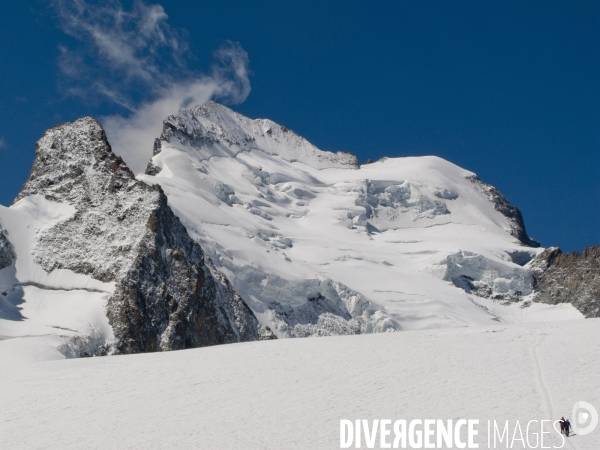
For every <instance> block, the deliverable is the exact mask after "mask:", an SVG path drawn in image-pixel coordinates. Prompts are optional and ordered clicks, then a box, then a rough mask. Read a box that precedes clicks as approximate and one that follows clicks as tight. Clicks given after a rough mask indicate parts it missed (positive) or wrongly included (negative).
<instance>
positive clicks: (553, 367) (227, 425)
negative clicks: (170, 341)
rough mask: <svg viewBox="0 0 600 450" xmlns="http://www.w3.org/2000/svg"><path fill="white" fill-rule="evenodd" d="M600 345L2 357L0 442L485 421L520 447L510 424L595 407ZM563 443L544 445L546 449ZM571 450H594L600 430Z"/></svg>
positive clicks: (336, 431) (151, 441)
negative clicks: (347, 423)
mask: <svg viewBox="0 0 600 450" xmlns="http://www.w3.org/2000/svg"><path fill="white" fill-rule="evenodd" d="M599 335H600V320H599V319H589V320H586V321H579V320H578V321H562V322H553V323H539V324H535V325H513V326H511V325H508V326H507V325H496V326H493V327H471V328H460V329H444V330H439V329H438V330H422V331H410V332H404V333H384V334H372V335H362V336H339V337H327V338H319V339H284V340H277V341H268V342H252V343H242V344H231V345H225V346H216V347H208V348H202V349H194V350H183V351H176V352H169V353H160V354H156V353H155V354H143V355H127V356H116V357H109V358H86V359H78V360H63V361H45V362H39V363H23V362H19V363H17V362H14V361H13V360H11V359H3V360H2V364H0V377H1V379H2V382H1V383H0V398H1V399H2V407H1V408H0V442H1V443H2V447H3V448H11V449H17V448H27V449H34V448H44V449H58V448H71V449H108V448H110V449H124V448H136V449H142V448H143V449H188V448H189V449H192V448H193V449H227V448H236V449H292V448H298V449H334V448H339V443H340V441H339V439H340V437H339V435H340V420H341V419H349V420H352V421H354V420H356V419H368V420H373V419H391V420H392V421H394V420H398V419H407V420H411V419H444V420H448V419H454V420H457V419H479V420H480V424H479V427H478V431H479V435H478V436H477V438H478V439H477V441H476V442H479V443H480V447H479V448H488V446H487V425H486V421H487V420H496V421H497V422H498V423H499V425H500V426H501V427H502V426H503V425H504V422H505V421H506V420H509V426H510V433H511V437H512V434H513V429H514V427H515V421H516V420H518V421H520V424H521V425H522V426H525V425H526V424H527V423H528V422H529V421H530V420H542V419H544V420H545V419H558V418H560V417H561V416H565V417H568V418H570V419H571V421H573V417H572V416H571V408H572V406H573V404H574V403H575V402H577V401H586V402H589V403H591V404H592V405H594V406H595V407H596V409H600V384H599V383H598V376H597V375H598V373H600V340H599V339H598V336H599ZM532 427H535V424H533V425H532ZM530 431H532V432H533V431H534V428H531V429H530ZM538 431H539V430H538ZM523 433H525V430H523ZM533 439H534V436H533V435H530V440H531V442H532V444H533V442H534V441H533ZM378 442H379V441H378ZM505 442H506V441H505ZM364 444H365V441H364V437H363V448H366V447H365V446H364ZM560 445H561V441H560V439H559V438H558V437H557V436H556V435H555V434H554V433H553V434H552V435H545V446H547V447H552V446H557V447H560ZM353 448H354V447H353ZM375 448H379V446H378V445H377V446H376V447H375ZM496 448H507V447H506V446H502V445H499V446H497V447H496ZM513 448H523V447H522V446H521V445H520V442H516V443H515V445H514V446H513ZM563 448H567V449H579V450H596V449H598V448H600V429H598V428H597V429H596V430H595V431H594V432H593V433H591V434H589V435H585V436H572V437H571V438H569V441H568V443H566V444H565V445H564V447H563Z"/></svg>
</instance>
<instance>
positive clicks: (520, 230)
mask: <svg viewBox="0 0 600 450" xmlns="http://www.w3.org/2000/svg"><path fill="white" fill-rule="evenodd" d="M468 179H469V180H470V181H471V182H472V183H473V184H475V185H476V186H478V187H479V188H480V189H481V191H482V192H483V193H485V195H486V196H487V198H488V200H489V201H490V202H491V203H492V204H493V205H494V208H495V209H496V211H498V212H499V213H501V214H502V215H503V216H504V217H506V219H507V220H508V223H509V224H510V234H511V235H512V236H514V237H515V238H517V239H518V240H519V242H520V243H521V244H523V245H526V246H528V247H539V246H540V243H539V242H538V241H536V240H535V239H531V238H530V237H529V236H527V231H526V230H525V222H524V221H523V215H522V214H521V211H520V210H519V208H517V207H516V206H513V205H511V204H510V202H509V201H508V199H507V198H506V197H504V195H502V193H501V192H500V191H499V190H498V189H496V188H495V187H494V186H492V185H491V184H487V183H484V182H483V181H481V180H480V179H479V177H477V175H472V176H470V177H468Z"/></svg>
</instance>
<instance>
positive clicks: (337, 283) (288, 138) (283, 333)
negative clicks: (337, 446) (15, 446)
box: [0, 102, 600, 357]
mask: <svg viewBox="0 0 600 450" xmlns="http://www.w3.org/2000/svg"><path fill="white" fill-rule="evenodd" d="M123 157H124V158H125V161H123V160H122V159H120V158H119V157H117V156H115V155H114V153H113V152H112V150H111V148H110V146H109V144H108V142H107V140H106V137H105V135H104V131H103V130H102V128H101V126H100V125H99V124H98V123H97V122H96V121H94V120H93V119H90V118H84V119H80V120H78V121H76V122H75V123H73V124H65V125H61V126H58V127H56V128H54V129H52V130H50V131H48V132H47V133H46V135H45V136H44V137H43V138H42V139H41V140H40V141H39V142H38V147H37V155H36V160H35V163H34V167H33V170H32V173H31V175H30V177H29V179H28V181H27V183H26V184H25V185H24V187H23V190H22V191H21V193H20V194H19V196H18V197H17V199H16V201H15V203H14V204H13V205H12V206H11V207H9V208H4V207H0V225H1V226H2V227H3V228H0V291H1V292H2V294H3V295H2V296H0V307H1V309H0V337H1V338H6V337H20V336H34V338H28V339H22V340H21V341H22V342H24V344H23V345H25V346H31V347H32V348H38V346H41V345H44V346H47V348H52V349H54V348H56V347H58V348H59V349H60V350H61V352H62V354H64V355H67V356H78V355H85V354H100V353H104V352H122V353H123V352H124V353H127V352H140V351H142V352H143V351H154V350H170V349H176V348H187V347H196V346H204V345H211V344H217V343H224V342H237V341H244V340H256V339H267V338H273V337H275V336H276V337H280V338H283V337H304V336H314V335H332V334H358V333H371V332H385V331H400V330H413V329H425V328H442V327H464V326H471V325H488V324H491V323H494V321H499V322H531V321H545V320H560V319H573V318H583V315H582V313H583V314H585V315H586V316H594V315H598V308H597V304H598V293H597V289H596V288H593V287H592V288H590V289H589V292H588V294H589V295H588V296H587V297H585V299H584V301H579V302H577V301H574V299H573V298H572V296H563V297H560V298H559V300H556V298H557V297H556V296H555V295H554V294H552V293H553V292H555V290H556V286H558V285H557V283H560V282H562V281H561V280H563V279H564V277H563V278H561V279H560V280H559V279H558V278H557V277H556V276H549V277H546V278H544V277H543V274H544V273H546V272H547V271H548V270H549V267H552V266H553V264H554V261H555V260H556V261H562V260H561V259H560V258H558V259H557V258H550V259H549V258H548V257H547V252H544V249H541V248H539V247H538V244H537V243H536V242H535V241H534V240H532V239H531V238H529V236H528V235H527V233H526V230H525V225H524V222H523V218H522V216H521V213H520V212H519V210H518V209H517V208H515V207H514V206H512V205H510V204H509V202H508V201H507V199H505V198H504V197H503V196H502V194H501V193H500V192H498V190H497V189H495V188H494V187H493V186H490V185H488V184H485V183H484V182H482V181H481V180H479V179H478V178H477V176H476V175H475V174H473V173H472V172H469V171H467V170H465V169H462V168H460V167H458V166H456V165H454V164H452V163H450V162H448V161H445V160H443V159H440V158H437V157H421V158H389V159H385V158H384V159H382V160H380V161H377V162H375V163H372V164H365V165H359V164H358V162H357V160H356V158H355V157H354V156H353V155H351V154H348V153H331V152H325V151H322V150H319V149H318V148H316V147H315V146H313V145H312V144H310V143H309V142H308V141H306V140H305V139H303V138H302V137H300V136H298V135H296V134H295V133H293V132H292V131H290V130H288V129H286V128H285V127H282V126H280V125H277V124H276V123H274V122H272V121H270V120H264V119H258V120H252V119H249V118H247V117H244V116H242V115H240V114H237V113H235V112H234V111H232V110H230V109H228V108H226V107H224V106H222V105H219V104H217V103H213V102H208V103H206V104H204V105H202V106H199V107H195V108H193V109H182V110H181V111H180V112H179V113H178V114H177V115H176V116H170V117H168V118H167V119H166V120H165V122H164V131H163V133H162V135H161V136H160V138H158V139H156V141H155V145H154V156H153V157H152V159H151V161H150V162H149V164H148V168H147V170H146V173H145V174H139V175H138V176H137V177H134V175H133V174H132V173H131V171H130V170H129V169H128V168H127V165H126V162H127V161H126V160H127V155H126V154H124V155H123ZM599 254H600V253H598V252H592V253H590V255H591V256H590V257H589V258H587V259H585V258H584V260H583V262H581V263H568V264H567V266H568V267H567V268H566V269H564V270H563V268H561V269H560V273H561V274H563V275H564V273H567V275H566V276H567V277H570V276H572V274H573V273H574V272H573V271H574V270H580V269H581V267H582V266H581V264H583V265H584V266H585V267H586V268H589V271H588V272H589V273H590V275H589V276H590V279H593V280H600V274H599V273H598V271H599V269H598V266H599V265H598V255H599ZM563 259H564V258H563ZM576 259H577V258H576ZM577 261H579V260H577ZM213 264H214V265H213ZM563 264H564V263H563ZM586 270H587V269H586ZM565 271H566V272H565ZM569 274H571V275H569ZM573 279H574V278H573ZM572 284H573V285H576V283H575V282H573V283H572ZM593 286H596V284H594V285H593ZM542 288H543V289H542ZM573 292H575V291H573ZM552 295H554V297H552ZM574 295H575V294H574ZM594 302H595V303H594ZM571 303H573V304H574V305H575V306H576V307H577V309H576V308H575V307H573V306H572V305H571ZM590 305H591V306H590ZM594 305H596V306H594ZM578 309H579V311H578ZM273 333H274V335H273ZM25 342H26V344H25ZM3 343H4V342H2V341H0V353H1V350H2V344H3ZM53 355H54V356H56V357H59V354H58V353H56V352H55V353H53Z"/></svg>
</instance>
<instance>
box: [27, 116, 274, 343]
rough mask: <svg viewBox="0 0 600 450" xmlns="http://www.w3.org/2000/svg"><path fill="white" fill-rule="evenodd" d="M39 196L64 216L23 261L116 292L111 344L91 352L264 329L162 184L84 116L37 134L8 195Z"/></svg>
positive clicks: (215, 339)
mask: <svg viewBox="0 0 600 450" xmlns="http://www.w3.org/2000/svg"><path fill="white" fill-rule="evenodd" d="M29 195H43V196H44V197H45V198H46V199H47V200H49V201H52V202H56V203H60V204H65V203H66V204H68V205H69V206H70V207H71V208H73V209H74V211H75V212H74V213H73V214H72V215H71V216H70V217H69V218H68V219H67V220H64V221H62V222H59V223H58V224H56V225H55V226H54V227H52V228H51V229H49V230H48V231H45V232H43V233H41V234H40V236H39V237H38V242H37V246H36V248H35V249H34V252H33V258H34V260H35V261H36V263H38V264H40V265H41V266H42V267H43V268H44V269H45V270H46V271H48V272H51V271H52V270H55V269H59V268H61V269H70V270H72V271H73V272H76V273H82V274H86V275H89V276H91V277H93V278H95V279H98V280H100V281H103V282H106V283H114V284H115V286H116V289H115V291H114V293H113V295H112V296H111V297H110V298H109V300H108V311H107V315H108V318H109V322H110V324H111V326H112V328H113V331H114V335H115V339H116V342H115V343H114V344H113V345H112V346H110V347H109V348H107V347H106V346H104V348H101V349H100V350H99V353H103V352H106V351H107V350H108V352H111V353H136V352H148V351H166V350H176V349H183V348H191V347H200V346H206V345H215V344H221V343H228V342H240V341H250V340H258V339H260V338H261V337H265V336H268V334H269V330H268V329H265V328H266V327H262V326H261V325H260V323H259V322H258V320H257V319H256V317H255V316H254V314H253V313H252V311H251V310H250V309H249V308H248V306H247V305H246V304H245V303H244V301H243V300H242V299H241V298H240V297H239V295H237V293H236V292H235V291H234V290H233V289H232V287H231V286H230V284H229V282H228V281H227V279H226V278H225V277H224V276H223V275H222V274H220V273H219V272H217V271H216V270H215V268H214V266H213V265H212V263H211V262H210V260H209V258H208V257H206V256H205V255H204V253H203V251H202V249H201V248H200V246H199V245H198V244H197V243H196V242H195V241H193V240H192V239H191V238H190V236H189V235H188V233H187V231H186V229H185V227H184V226H183V225H182V224H181V222H180V221H179V219H178V218H177V217H176V216H175V215H174V214H173V212H172V210H171V208H170V207H169V206H168V204H167V198H166V196H165V194H164V193H163V191H162V189H161V188H160V187H159V186H158V185H156V186H151V185H148V184H146V183H144V182H141V181H138V180H136V179H135V177H134V176H133V173H132V172H131V171H130V170H129V169H128V168H127V166H126V165H125V163H124V162H123V160H122V159H121V158H119V157H117V156H115V155H114V154H113V153H112V151H111V148H110V145H109V144H108V141H107V140H106V135H105V133H104V130H103V129H102V126H101V125H100V124H99V123H98V122H96V121H95V120H94V119H92V118H89V117H86V118H83V119H79V120H77V121H76V122H74V123H72V124H69V123H68V124H64V125H60V126H57V127H55V128H53V129H52V130H49V131H48V132H46V134H45V135H44V137H43V138H42V139H40V141H39V142H38V144H37V151H36V160H35V162H34V165H33V169H32V171H31V174H30V176H29V179H28V180H27V182H26V183H25V185H24V186H23V189H22V191H21V193H20V194H19V196H18V197H17V200H19V199H21V198H23V197H25V196H29Z"/></svg>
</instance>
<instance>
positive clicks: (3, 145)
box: [0, 138, 6, 150]
mask: <svg viewBox="0 0 600 450" xmlns="http://www.w3.org/2000/svg"><path fill="white" fill-rule="evenodd" d="M5 147H6V143H5V142H4V138H0V150H2V149H3V148H5Z"/></svg>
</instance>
